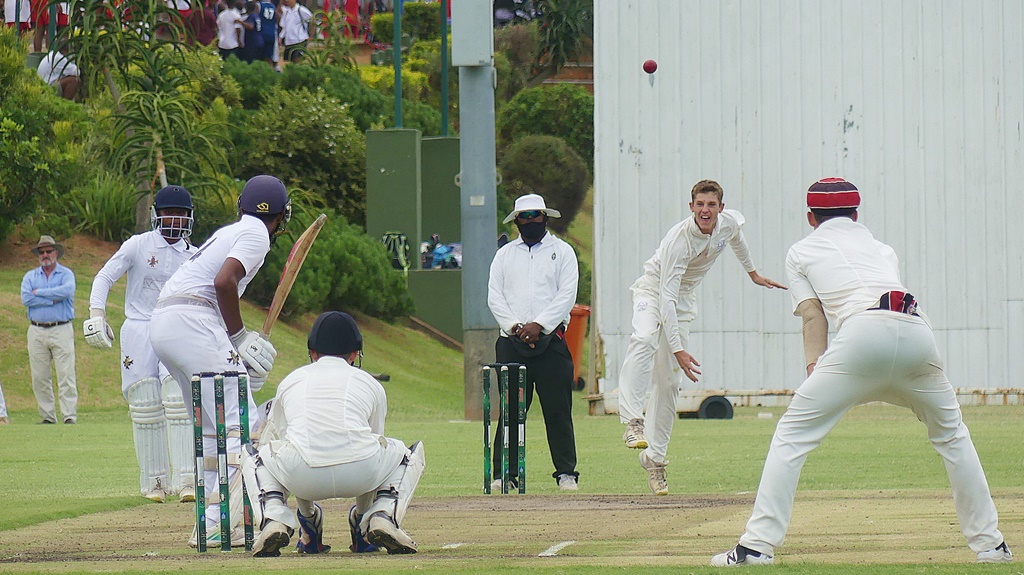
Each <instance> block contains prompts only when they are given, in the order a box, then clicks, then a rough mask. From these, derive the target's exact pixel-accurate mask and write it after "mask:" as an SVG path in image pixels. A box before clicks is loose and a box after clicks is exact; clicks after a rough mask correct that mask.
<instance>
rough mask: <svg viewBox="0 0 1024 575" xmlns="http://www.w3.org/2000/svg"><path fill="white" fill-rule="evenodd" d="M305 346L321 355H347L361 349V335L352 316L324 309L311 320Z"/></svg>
mask: <svg viewBox="0 0 1024 575" xmlns="http://www.w3.org/2000/svg"><path fill="white" fill-rule="evenodd" d="M306 347H307V348H308V349H309V351H315V352H317V353H320V354H323V355H348V354H350V353H352V352H353V351H362V350H363V335H362V334H361V333H359V326H357V325H356V320H354V319H352V316H350V315H348V314H347V313H345V312H342V311H325V312H324V313H322V314H320V317H318V318H316V321H314V322H313V327H312V329H310V330H309V339H308V340H307V342H306Z"/></svg>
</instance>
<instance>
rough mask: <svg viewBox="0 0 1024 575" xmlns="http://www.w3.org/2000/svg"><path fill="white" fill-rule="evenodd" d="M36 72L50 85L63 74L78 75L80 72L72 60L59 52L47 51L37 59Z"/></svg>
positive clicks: (63, 75)
mask: <svg viewBox="0 0 1024 575" xmlns="http://www.w3.org/2000/svg"><path fill="white" fill-rule="evenodd" d="M36 74H37V75H38V76H39V77H40V78H42V79H43V81H44V82H46V83H47V84H50V85H51V86H52V85H54V84H56V83H57V82H59V81H60V79H61V78H63V77H65V76H78V75H80V74H81V72H80V71H79V70H78V66H76V65H75V63H74V62H72V61H71V60H68V58H67V56H65V55H64V54H61V53H60V52H49V53H48V54H46V55H45V56H43V59H42V60H40V61H39V67H38V68H36Z"/></svg>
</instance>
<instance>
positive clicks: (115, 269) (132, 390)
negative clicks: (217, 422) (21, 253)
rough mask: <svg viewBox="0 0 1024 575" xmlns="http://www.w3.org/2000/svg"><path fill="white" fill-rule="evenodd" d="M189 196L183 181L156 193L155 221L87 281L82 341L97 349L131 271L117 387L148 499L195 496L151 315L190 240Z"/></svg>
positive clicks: (184, 421) (178, 401)
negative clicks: (152, 339) (119, 285)
mask: <svg viewBox="0 0 1024 575" xmlns="http://www.w3.org/2000/svg"><path fill="white" fill-rule="evenodd" d="M192 213H193V208H192V196H191V195H190V194H189V193H188V190H186V189H185V188H183V187H181V186H167V187H165V188H163V189H162V190H160V191H159V192H157V193H156V196H154V198H153V205H152V206H151V207H150V223H151V224H152V227H153V229H152V230H150V231H148V232H145V233H141V234H136V235H134V236H132V237H130V238H128V239H127V240H125V242H124V243H123V244H121V247H120V248H119V249H118V250H117V252H116V253H115V254H114V255H113V256H111V258H110V259H109V260H107V263H106V264H104V265H103V268H102V269H100V271H99V273H97V274H96V278H95V279H94V280H93V282H92V292H91V293H90V295H89V319H87V320H85V322H84V323H83V325H82V330H83V331H84V333H85V342H86V343H88V344H89V345H91V346H93V347H96V348H99V349H110V348H111V347H112V346H113V343H114V342H113V339H114V331H113V330H112V329H111V327H110V325H109V324H108V323H107V320H106V307H107V295H108V294H109V293H110V288H111V287H112V286H113V285H114V283H116V282H117V280H118V279H119V278H120V277H121V276H123V275H125V274H128V287H127V289H126V291H125V298H124V315H125V320H124V323H123V324H122V325H121V358H120V363H121V392H122V393H123V394H124V398H125V399H126V400H127V401H128V412H129V413H130V414H131V418H132V430H133V435H134V438H135V454H136V456H137V458H138V461H139V485H140V489H141V491H142V495H143V496H144V497H146V498H147V499H151V500H153V501H156V502H159V503H163V502H164V499H165V498H166V497H167V496H168V495H171V494H177V495H178V498H179V500H180V501H182V502H187V501H195V476H194V474H195V460H194V459H193V456H192V429H191V421H190V419H189V414H188V410H187V409H186V408H185V402H184V400H183V399H182V395H181V390H180V389H179V388H178V384H177V382H175V381H174V380H173V379H172V378H171V376H170V374H168V372H167V369H166V368H165V367H164V366H163V365H161V364H160V360H159V359H157V356H156V353H155V352H154V351H153V346H152V345H150V343H149V328H150V318H151V317H152V315H153V308H154V307H156V301H157V297H158V296H159V295H160V290H161V288H163V287H164V284H165V283H166V282H167V280H168V279H170V277H171V275H173V274H174V272H175V271H177V270H178V268H179V267H181V264H182V263H184V262H185V260H187V259H188V258H189V257H190V256H191V255H192V254H193V253H195V251H196V250H195V248H194V247H193V246H192V245H191V244H190V243H189V241H188V237H189V235H190V234H191V233H192V221H193V218H192Z"/></svg>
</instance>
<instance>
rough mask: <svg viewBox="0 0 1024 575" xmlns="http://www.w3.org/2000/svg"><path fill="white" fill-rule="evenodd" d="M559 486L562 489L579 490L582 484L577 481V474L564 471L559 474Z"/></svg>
mask: <svg viewBox="0 0 1024 575" xmlns="http://www.w3.org/2000/svg"><path fill="white" fill-rule="evenodd" d="M558 488H559V489H560V490H562V491H578V490H579V488H580V486H579V485H578V484H577V483H576V476H574V475H569V474H568V473H563V474H561V475H559V476H558Z"/></svg>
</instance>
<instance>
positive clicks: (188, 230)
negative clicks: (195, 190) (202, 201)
mask: <svg viewBox="0 0 1024 575" xmlns="http://www.w3.org/2000/svg"><path fill="white" fill-rule="evenodd" d="M170 208H178V209H183V210H185V211H186V215H184V216H180V215H175V216H171V215H165V214H162V213H161V212H162V211H163V210H166V209H170ZM192 221H193V218H192V195H191V194H189V193H188V190H186V189H185V188H183V187H181V186H167V187H165V188H163V189H161V190H160V191H159V192H157V193H156V195H155V196H153V205H152V206H150V207H149V223H150V225H151V226H152V227H153V229H154V230H157V231H159V232H160V235H162V236H163V237H165V238H169V239H177V238H187V237H189V236H190V235H192Z"/></svg>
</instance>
